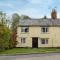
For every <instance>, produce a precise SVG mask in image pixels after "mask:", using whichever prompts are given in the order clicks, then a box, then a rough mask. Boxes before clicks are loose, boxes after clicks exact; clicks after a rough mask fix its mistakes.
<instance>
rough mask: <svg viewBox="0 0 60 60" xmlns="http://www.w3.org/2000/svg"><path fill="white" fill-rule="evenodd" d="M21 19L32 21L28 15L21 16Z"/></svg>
mask: <svg viewBox="0 0 60 60" xmlns="http://www.w3.org/2000/svg"><path fill="white" fill-rule="evenodd" d="M21 18H22V19H30V17H29V16H27V15H21Z"/></svg>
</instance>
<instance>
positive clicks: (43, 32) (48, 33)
mask: <svg viewBox="0 0 60 60" xmlns="http://www.w3.org/2000/svg"><path fill="white" fill-rule="evenodd" d="M41 34H49V32H42V33H41Z"/></svg>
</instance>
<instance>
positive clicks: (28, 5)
mask: <svg viewBox="0 0 60 60" xmlns="http://www.w3.org/2000/svg"><path fill="white" fill-rule="evenodd" d="M53 8H56V10H57V12H58V17H59V16H60V0H0V11H4V12H6V13H7V14H9V15H11V14H13V13H18V14H20V15H21V14H23V15H28V16H30V17H33V18H40V17H43V16H44V15H46V16H48V17H50V13H51V10H52V9H53Z"/></svg>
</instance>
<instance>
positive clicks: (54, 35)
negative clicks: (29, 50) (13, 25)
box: [16, 26, 60, 47]
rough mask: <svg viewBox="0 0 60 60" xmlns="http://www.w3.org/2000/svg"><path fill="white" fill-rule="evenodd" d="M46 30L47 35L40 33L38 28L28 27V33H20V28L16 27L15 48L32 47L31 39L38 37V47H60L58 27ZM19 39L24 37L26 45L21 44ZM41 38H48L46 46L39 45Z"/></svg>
mask: <svg viewBox="0 0 60 60" xmlns="http://www.w3.org/2000/svg"><path fill="white" fill-rule="evenodd" d="M48 28H49V32H48V33H42V32H41V27H39V26H38V27H36V26H35V27H29V32H28V33H22V32H21V27H18V28H17V41H18V44H17V45H16V47H32V37H38V47H60V27H48ZM21 37H26V43H24V44H22V43H21ZM41 38H48V44H41Z"/></svg>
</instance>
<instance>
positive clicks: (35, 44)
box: [32, 37, 38, 48]
mask: <svg viewBox="0 0 60 60" xmlns="http://www.w3.org/2000/svg"><path fill="white" fill-rule="evenodd" d="M32 48H38V37H32Z"/></svg>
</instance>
